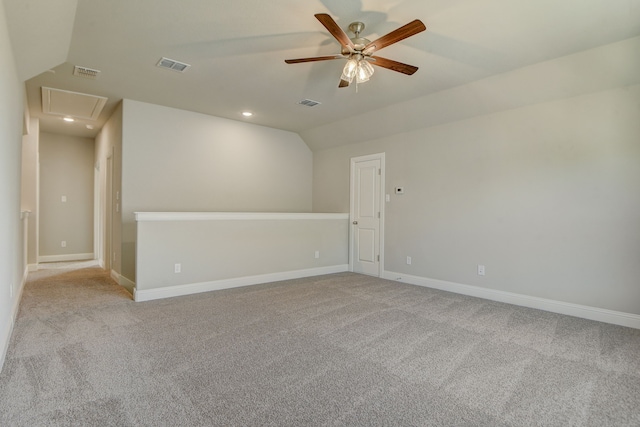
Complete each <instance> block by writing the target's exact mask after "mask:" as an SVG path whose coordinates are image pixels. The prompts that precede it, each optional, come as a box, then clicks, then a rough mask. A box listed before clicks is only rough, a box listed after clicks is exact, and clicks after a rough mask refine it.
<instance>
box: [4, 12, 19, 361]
mask: <svg viewBox="0 0 640 427" xmlns="http://www.w3.org/2000/svg"><path fill="white" fill-rule="evenodd" d="M0 60H1V61H2V67H0V200H2V202H1V203H0V367H1V366H2V362H3V361H4V356H5V354H6V349H7V345H8V344H9V337H10V334H11V329H12V327H13V318H14V316H15V314H16V313H17V309H18V295H19V291H20V285H21V283H22V278H23V275H24V271H23V268H22V265H23V259H22V254H23V245H22V224H21V222H20V164H21V144H22V113H23V86H22V84H21V82H20V81H19V79H18V76H17V72H16V62H15V59H14V56H13V52H12V50H11V45H10V44H9V34H8V32H7V22H6V16H5V12H4V7H3V5H2V4H0Z"/></svg>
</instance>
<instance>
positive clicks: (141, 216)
mask: <svg viewBox="0 0 640 427" xmlns="http://www.w3.org/2000/svg"><path fill="white" fill-rule="evenodd" d="M135 217H136V221H215V220H227V221H228V220H251V221H256V220H292V219H293V220H305V219H307V220H317V219H322V220H330V219H336V220H337V219H340V220H344V219H349V214H348V213H296V212H282V213H279V212H135Z"/></svg>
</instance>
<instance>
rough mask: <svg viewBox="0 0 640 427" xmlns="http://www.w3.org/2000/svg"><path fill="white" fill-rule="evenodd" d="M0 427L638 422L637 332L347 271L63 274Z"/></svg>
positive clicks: (51, 286) (29, 328) (45, 286)
mask: <svg viewBox="0 0 640 427" xmlns="http://www.w3.org/2000/svg"><path fill="white" fill-rule="evenodd" d="M76 267H78V266H76ZM80 267H82V266H80ZM0 425H2V426H41V425H42V426H44V425H47V426H48V425H64V426H71V425H92V426H93V425H96V426H98V425H99V426H109V425H113V426H217V425H220V426H232V425H237V426H240V425H243V426H246V425H274V426H288V425H290V426H303V425H314V426H315V425H348V426H360V425H361V426H378V425H379V426H392V425H399V426H411V425H415V426H439V425H443V426H464V425H468V426H503V425H504V426H506V425H508V426H532V425H536V426H537V425H545V426H572V425H573V426H598V427H600V426H624V425H627V426H638V425H640V331H639V330H635V329H629V328H624V327H619V326H613V325H608V324H603V323H598V322H593V321H588V320H583V319H577V318H573V317H567V316H562V315H557V314H552V313H547V312H542V311H537V310H532V309H527V308H521V307H515V306H511V305H507V304H501V303H495V302H491V301H486V300H482V299H476V298H471V297H466V296H461V295H456V294H451V293H447V292H441V291H436V290H431V289H426V288H420V287H415V286H410V285H406V284H401V283H396V282H391V281H386V280H382V279H377V278H372V277H367V276H361V275H356V274H350V273H344V274H335V275H328V276H321V277H314V278H308V279H300V280H290V281H285V282H279V283H273V284H266V285H258V286H252V287H247V288H238V289H232V290H225V291H217V292H210V293H206V294H198V295H192V296H187V297H179V298H172V299H166V300H159V301H151V302H145V303H135V302H133V301H131V299H130V295H129V294H128V293H127V292H126V291H124V290H123V289H122V288H121V287H119V286H118V285H116V284H115V283H113V282H112V281H111V280H110V279H109V277H108V276H107V274H106V273H105V272H104V271H102V270H100V269H98V268H95V267H87V268H82V269H80V270H75V271H73V270H69V269H65V268H64V266H61V268H57V269H50V270H45V271H41V272H38V273H36V274H33V275H32V276H31V277H30V280H29V283H28V284H27V286H26V289H25V291H24V296H23V300H22V303H21V307H20V313H19V317H18V320H17V323H16V325H15V329H14V333H13V337H12V340H11V344H10V349H9V353H8V355H7V359H6V362H5V366H4V369H3V370H2V373H1V374H0Z"/></svg>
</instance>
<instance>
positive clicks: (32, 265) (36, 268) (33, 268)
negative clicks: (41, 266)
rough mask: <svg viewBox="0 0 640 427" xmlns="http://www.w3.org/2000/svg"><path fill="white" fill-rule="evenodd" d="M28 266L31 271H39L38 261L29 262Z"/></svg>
mask: <svg viewBox="0 0 640 427" xmlns="http://www.w3.org/2000/svg"><path fill="white" fill-rule="evenodd" d="M27 268H28V269H29V273H33V272H34V271H38V263H35V264H29V265H28V266H27Z"/></svg>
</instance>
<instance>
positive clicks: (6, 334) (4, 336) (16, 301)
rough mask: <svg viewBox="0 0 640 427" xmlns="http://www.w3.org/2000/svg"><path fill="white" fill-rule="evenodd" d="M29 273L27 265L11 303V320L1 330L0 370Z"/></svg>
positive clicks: (0, 369)
mask: <svg viewBox="0 0 640 427" xmlns="http://www.w3.org/2000/svg"><path fill="white" fill-rule="evenodd" d="M28 275H29V266H28V265H27V266H26V267H25V269H24V273H23V274H22V280H21V281H20V287H19V288H18V291H17V292H16V295H15V297H14V298H13V304H12V305H11V313H10V315H9V321H8V322H7V325H6V327H5V328H4V330H3V331H0V371H2V367H3V366H4V360H5V358H6V357H7V351H8V350H9V342H10V341H11V334H12V333H13V325H15V323H16V318H17V317H18V310H19V309H20V301H21V300H22V291H23V290H24V285H25V284H26V283H27V276H28Z"/></svg>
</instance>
